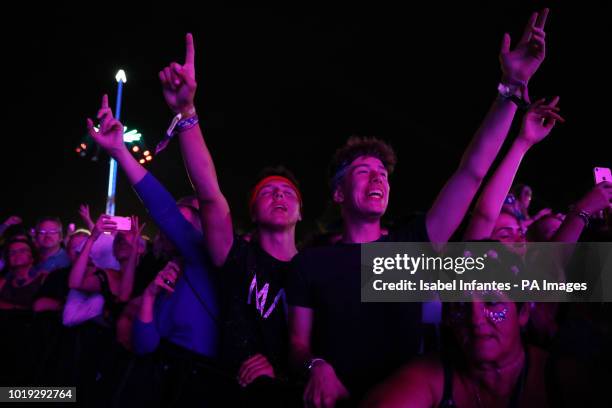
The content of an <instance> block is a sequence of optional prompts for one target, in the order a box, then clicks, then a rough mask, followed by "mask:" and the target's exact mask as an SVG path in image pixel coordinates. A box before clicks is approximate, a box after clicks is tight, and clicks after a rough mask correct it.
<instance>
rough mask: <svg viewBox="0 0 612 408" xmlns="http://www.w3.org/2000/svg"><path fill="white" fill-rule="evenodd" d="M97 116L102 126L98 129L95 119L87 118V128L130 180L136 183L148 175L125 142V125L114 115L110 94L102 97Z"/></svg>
mask: <svg viewBox="0 0 612 408" xmlns="http://www.w3.org/2000/svg"><path fill="white" fill-rule="evenodd" d="M97 118H98V119H99V120H100V128H99V129H98V130H97V131H96V129H95V128H94V124H93V121H92V120H91V119H89V118H88V119H87V130H88V131H89V135H90V136H91V138H92V139H93V140H94V141H95V142H96V143H97V144H98V145H99V146H100V147H101V148H102V149H104V150H105V151H106V152H107V153H108V154H109V155H110V156H111V157H112V158H114V159H115V160H117V162H118V163H119V165H120V166H121V168H123V171H125V174H126V176H127V178H128V180H129V182H130V184H132V185H134V184H136V183H138V182H139V181H140V180H142V179H143V178H144V176H146V174H147V171H146V170H145V168H144V167H142V166H141V165H140V163H138V162H137V161H136V159H135V158H134V156H132V154H131V153H130V152H129V150H128V149H127V147H126V146H125V143H124V142H123V125H122V124H121V122H119V121H118V120H117V119H115V118H114V117H113V111H112V110H111V108H109V106H108V95H104V96H103V97H102V105H101V106H100V110H99V111H98V115H97Z"/></svg>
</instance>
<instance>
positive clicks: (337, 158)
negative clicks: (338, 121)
mask: <svg viewBox="0 0 612 408" xmlns="http://www.w3.org/2000/svg"><path fill="white" fill-rule="evenodd" d="M361 156H370V157H375V158H377V159H379V160H380V161H381V162H382V164H383V166H385V169H387V172H388V173H389V174H392V173H393V170H394V169H395V165H396V163H397V156H396V155H395V151H394V150H393V148H392V147H391V145H389V144H388V143H387V142H385V141H382V140H380V139H377V138H375V137H364V136H355V135H353V136H351V137H350V138H349V139H348V140H347V141H346V143H345V144H344V146H342V147H341V148H339V149H338V150H336V153H335V154H334V157H333V159H332V161H331V163H330V165H329V185H330V188H331V189H332V190H333V189H335V188H336V187H337V186H338V183H339V182H340V181H341V180H342V179H343V177H344V175H345V172H346V169H347V168H348V167H349V166H350V164H351V163H352V162H353V161H355V159H357V158H358V157H361Z"/></svg>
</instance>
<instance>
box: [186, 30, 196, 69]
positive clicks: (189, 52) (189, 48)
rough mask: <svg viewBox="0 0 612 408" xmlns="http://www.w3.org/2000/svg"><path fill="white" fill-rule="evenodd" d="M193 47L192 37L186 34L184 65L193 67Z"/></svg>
mask: <svg viewBox="0 0 612 408" xmlns="http://www.w3.org/2000/svg"><path fill="white" fill-rule="evenodd" d="M194 59H195V47H194V45H193V36H192V35H191V33H187V35H186V36H185V65H191V66H193V65H194Z"/></svg>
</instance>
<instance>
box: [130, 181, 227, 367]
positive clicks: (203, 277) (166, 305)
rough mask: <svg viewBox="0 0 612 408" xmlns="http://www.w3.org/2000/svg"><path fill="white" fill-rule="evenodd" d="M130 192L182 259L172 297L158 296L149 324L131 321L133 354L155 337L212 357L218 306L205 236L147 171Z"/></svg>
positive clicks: (147, 347) (141, 351) (146, 350)
mask: <svg viewBox="0 0 612 408" xmlns="http://www.w3.org/2000/svg"><path fill="white" fill-rule="evenodd" d="M134 190H135V191H136V193H137V194H138V196H139V197H140V199H141V200H142V202H143V203H144V205H145V207H146V208H147V210H148V211H149V213H150V215H151V217H152V218H153V220H154V221H155V223H156V224H157V226H158V227H159V229H160V230H161V231H162V232H163V233H164V234H165V235H166V236H167V237H168V239H169V240H170V241H171V242H172V243H173V244H174V246H175V247H176V248H177V250H178V251H179V253H180V254H181V256H182V257H183V260H184V265H183V277H181V278H179V279H178V281H177V282H176V287H175V288H174V293H172V294H169V293H166V292H165V291H164V292H162V293H160V294H159V295H158V296H157V298H156V300H155V306H154V315H153V316H154V318H153V321H152V322H150V323H143V322H142V321H140V319H138V318H136V319H135V321H134V331H133V335H132V342H133V346H134V351H135V352H136V353H139V354H144V353H149V352H152V351H154V350H155V349H156V348H157V346H158V345H159V341H160V338H164V339H166V340H169V341H170V342H172V343H174V344H176V345H179V346H181V347H184V348H186V349H189V350H191V351H193V352H196V353H199V354H203V355H205V356H208V357H215V356H216V355H217V347H218V327H217V323H216V321H215V319H217V318H218V315H219V308H218V303H217V290H216V283H215V281H214V277H213V275H212V273H211V268H212V266H211V263H210V261H209V260H208V258H207V256H206V255H205V252H204V242H203V240H204V236H203V235H202V233H201V232H200V231H198V230H197V229H195V228H194V227H193V225H191V224H190V223H189V222H188V221H187V220H186V219H185V218H184V217H183V215H182V214H181V212H180V211H179V209H178V207H177V205H176V203H175V201H174V198H173V197H172V196H171V195H170V193H168V191H167V190H166V189H165V188H164V187H163V186H162V185H161V184H160V183H159V181H158V180H157V179H156V178H155V177H154V176H153V175H152V174H151V173H147V175H146V176H145V177H144V178H143V179H142V180H141V181H140V182H139V183H137V184H135V185H134ZM185 277H186V278H187V279H188V280H189V283H191V285H192V286H193V289H194V290H195V291H196V292H197V293H198V295H199V297H200V299H202V300H203V301H204V302H205V304H206V308H204V306H203V305H202V304H201V303H200V301H199V300H198V298H197V297H196V296H195V294H194V293H193V290H192V288H190V287H189V284H188V283H187V282H186V280H185ZM213 316H214V318H213Z"/></svg>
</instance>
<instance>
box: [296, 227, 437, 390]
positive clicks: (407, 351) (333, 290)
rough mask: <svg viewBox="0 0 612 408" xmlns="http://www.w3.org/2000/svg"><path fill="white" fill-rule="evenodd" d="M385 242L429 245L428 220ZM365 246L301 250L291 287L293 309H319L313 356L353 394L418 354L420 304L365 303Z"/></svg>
mask: <svg viewBox="0 0 612 408" xmlns="http://www.w3.org/2000/svg"><path fill="white" fill-rule="evenodd" d="M379 241H380V242H427V241H429V238H428V235H427V230H426V227H425V221H424V218H418V219H416V220H415V221H413V222H412V223H410V224H408V225H406V226H404V227H400V228H397V229H396V230H392V231H390V233H389V235H387V236H383V237H381V239H379ZM360 263H361V245H360V244H344V243H337V244H335V245H331V246H327V247H320V248H312V249H308V250H304V251H302V252H300V253H299V254H298V255H297V256H296V257H295V258H294V259H293V261H292V271H291V273H290V275H289V279H288V283H287V300H288V303H289V305H291V306H301V307H307V308H311V309H313V310H314V323H313V333H312V335H313V339H312V340H313V341H312V352H313V354H314V355H315V356H317V357H321V358H323V359H325V360H326V361H328V362H329V363H330V364H331V365H332V366H333V367H334V369H335V371H336V374H337V375H338V378H340V380H341V381H342V383H343V384H344V385H345V386H346V387H347V388H348V390H349V392H351V394H353V395H361V393H363V392H365V391H367V389H368V388H370V387H371V386H373V385H375V384H376V383H378V382H379V381H380V380H382V379H384V378H385V377H386V376H388V375H389V374H391V373H392V372H393V371H394V370H395V369H396V368H398V367H399V366H401V365H402V364H403V363H405V362H406V361H407V360H409V359H410V358H411V357H413V356H414V355H415V354H416V353H417V352H418V350H419V347H420V342H421V304H420V303H362V302H361V274H360V270H361V268H360V266H361V265H360Z"/></svg>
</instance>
